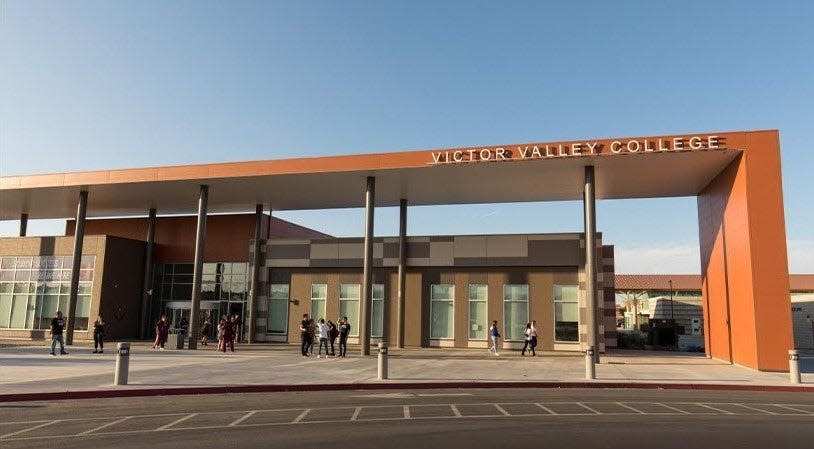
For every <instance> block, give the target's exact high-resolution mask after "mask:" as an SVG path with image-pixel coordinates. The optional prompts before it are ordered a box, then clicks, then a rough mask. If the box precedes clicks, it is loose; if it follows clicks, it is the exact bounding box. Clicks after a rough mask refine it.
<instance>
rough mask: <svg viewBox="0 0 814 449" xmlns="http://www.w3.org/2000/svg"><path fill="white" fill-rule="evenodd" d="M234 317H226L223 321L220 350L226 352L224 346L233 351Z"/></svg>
mask: <svg viewBox="0 0 814 449" xmlns="http://www.w3.org/2000/svg"><path fill="white" fill-rule="evenodd" d="M234 320H235V317H234V316H232V317H231V319H230V318H229V317H228V315H227V318H226V319H225V320H224V321H223V344H222V345H221V351H223V352H226V347H227V346H228V347H229V350H231V351H232V352H235V321H234Z"/></svg>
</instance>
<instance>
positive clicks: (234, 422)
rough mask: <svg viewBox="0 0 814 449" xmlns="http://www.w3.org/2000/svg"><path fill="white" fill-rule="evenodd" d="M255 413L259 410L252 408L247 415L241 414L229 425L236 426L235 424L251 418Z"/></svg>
mask: <svg viewBox="0 0 814 449" xmlns="http://www.w3.org/2000/svg"><path fill="white" fill-rule="evenodd" d="M255 413H257V410H252V411H250V412H249V413H246V414H245V415H243V416H241V417H240V418H238V419H236V420H234V421H232V422H231V423H230V424H229V425H228V426H227V427H234V426H236V425H238V424H240V423H242V422H243V421H245V420H247V419H249V418H251V416H252V415H254V414H255Z"/></svg>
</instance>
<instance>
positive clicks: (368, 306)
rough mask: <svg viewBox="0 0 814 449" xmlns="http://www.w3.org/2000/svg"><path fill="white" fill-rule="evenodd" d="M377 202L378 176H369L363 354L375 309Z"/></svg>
mask: <svg viewBox="0 0 814 449" xmlns="http://www.w3.org/2000/svg"><path fill="white" fill-rule="evenodd" d="M375 203H376V178H375V177H373V176H368V177H367V190H366V192H365V265H364V270H363V274H362V276H363V284H362V303H361V304H360V305H359V339H360V343H361V345H360V346H361V353H362V355H370V312H371V311H372V310H373V300H372V298H371V293H372V291H373V270H372V268H373V205H374V204H375Z"/></svg>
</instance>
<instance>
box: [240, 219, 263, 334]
mask: <svg viewBox="0 0 814 449" xmlns="http://www.w3.org/2000/svg"><path fill="white" fill-rule="evenodd" d="M262 238H263V205H262V204H258V205H256V206H255V208H254V255H253V256H252V278H251V287H249V304H248V307H247V309H248V310H247V311H246V322H245V323H244V325H243V327H244V328H245V329H246V332H248V333H249V335H248V336H247V337H246V338H247V341H248V342H249V343H254V326H255V317H254V310H255V307H256V306H257V305H256V304H255V303H256V302H257V296H259V295H258V293H259V291H258V288H259V286H260V240H261V239H262Z"/></svg>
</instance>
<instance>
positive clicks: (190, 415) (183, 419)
mask: <svg viewBox="0 0 814 449" xmlns="http://www.w3.org/2000/svg"><path fill="white" fill-rule="evenodd" d="M194 416H198V414H197V413H190V414H189V415H187V416H184V417H183V418H178V419H176V420H175V421H173V422H171V423H169V424H165V425H163V426H161V427H159V428H157V429H155V430H156V432H157V431H160V430H167V429H169V428H170V427H172V426H174V425H176V424H179V423H182V422H184V421H186V420H188V419H190V418H192V417H194Z"/></svg>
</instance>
